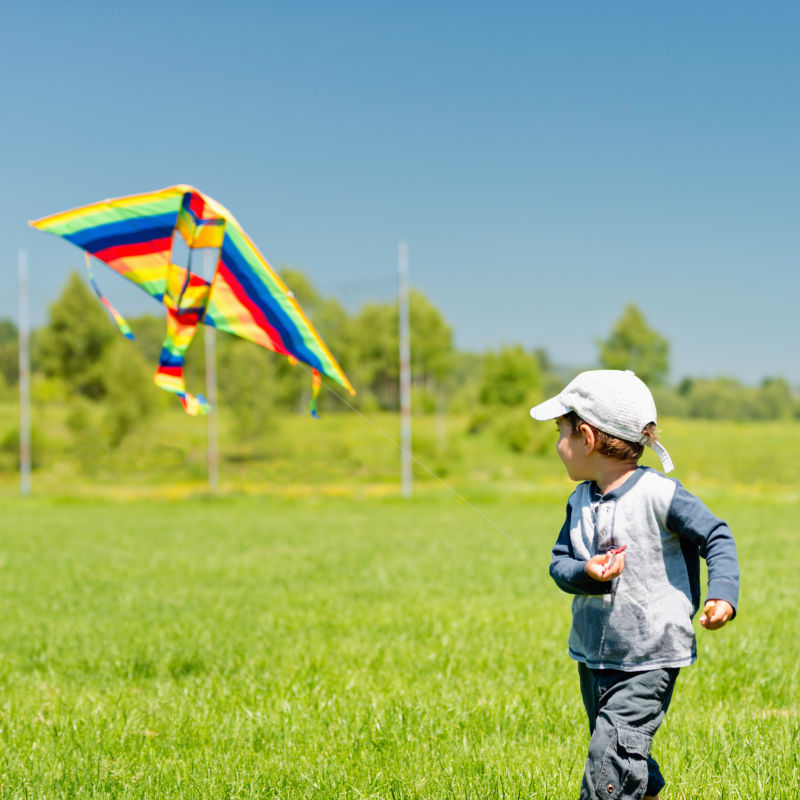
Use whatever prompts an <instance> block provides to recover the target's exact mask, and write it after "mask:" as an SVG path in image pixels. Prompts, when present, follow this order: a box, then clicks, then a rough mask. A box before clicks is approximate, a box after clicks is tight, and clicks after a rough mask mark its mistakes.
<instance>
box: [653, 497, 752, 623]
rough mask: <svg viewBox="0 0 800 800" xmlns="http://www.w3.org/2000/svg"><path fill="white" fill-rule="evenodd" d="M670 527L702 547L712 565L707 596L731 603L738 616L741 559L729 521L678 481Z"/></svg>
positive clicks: (672, 505) (709, 569)
mask: <svg viewBox="0 0 800 800" xmlns="http://www.w3.org/2000/svg"><path fill="white" fill-rule="evenodd" d="M667 527H668V528H669V529H670V530H671V531H674V532H675V533H677V534H678V535H679V536H681V537H684V538H686V539H688V540H689V541H691V542H692V544H694V545H695V546H696V547H697V548H698V549H699V551H700V555H701V556H702V557H703V558H704V559H705V560H706V564H707V565H708V595H707V597H708V598H709V599H710V600H724V601H725V602H726V603H729V604H730V606H731V608H732V609H733V616H736V607H737V606H738V604H739V561H738V559H737V557H736V542H735V541H734V539H733V535H732V534H731V531H730V528H728V525H727V523H726V522H725V521H724V520H721V519H719V518H718V517H715V516H714V515H713V514H712V513H711V512H710V511H709V510H708V508H707V507H706V505H705V503H703V501H702V500H700V499H699V498H697V497H695V496H694V495H693V494H690V493H689V492H687V491H686V489H684V488H683V486H681V485H680V484H678V485H677V488H676V489H675V496H674V497H673V499H672V504H671V505H670V509H669V513H668V515H667Z"/></svg>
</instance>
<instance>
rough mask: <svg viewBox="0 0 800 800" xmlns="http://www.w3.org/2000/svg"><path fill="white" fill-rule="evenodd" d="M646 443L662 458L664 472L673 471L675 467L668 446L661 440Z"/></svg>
mask: <svg viewBox="0 0 800 800" xmlns="http://www.w3.org/2000/svg"><path fill="white" fill-rule="evenodd" d="M645 444H646V445H647V446H648V447H649V448H650V449H652V450H655V452H656V455H657V456H658V457H659V459H661V466H662V467H664V472H672V470H673V469H675V467H674V466H673V464H672V459H671V458H670V457H669V453H668V452H667V448H666V447H664V445H663V444H661V442H653V441H650V440H648V441H646V442H645Z"/></svg>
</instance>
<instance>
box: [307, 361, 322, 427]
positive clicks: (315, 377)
mask: <svg viewBox="0 0 800 800" xmlns="http://www.w3.org/2000/svg"><path fill="white" fill-rule="evenodd" d="M321 386H322V376H321V375H320V374H319V370H316V369H312V370H311V402H310V403H309V406H310V407H311V416H312V417H314V419H319V414H318V413H317V397H319V390H320V387H321Z"/></svg>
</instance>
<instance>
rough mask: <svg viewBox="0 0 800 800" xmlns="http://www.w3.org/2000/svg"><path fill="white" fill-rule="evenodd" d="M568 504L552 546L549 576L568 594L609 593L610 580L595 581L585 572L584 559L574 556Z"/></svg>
mask: <svg viewBox="0 0 800 800" xmlns="http://www.w3.org/2000/svg"><path fill="white" fill-rule="evenodd" d="M570 518H571V513H570V505H569V503H567V518H566V519H565V520H564V524H563V525H562V526H561V532H560V533H559V534H558V539H557V541H556V543H555V546H554V547H553V557H552V560H551V561H550V577H551V578H552V579H553V580H554V581H555V582H556V585H557V586H558V588H559V589H562V590H563V591H565V592H567V593H568V594H609V593H610V592H611V581H603V582H601V581H596V580H595V579H594V578H590V577H589V575H587V573H586V564H587V562H586V561H582V560H580V559H578V558H575V553H574V552H573V550H572V543H571V542H570V539H569V531H570Z"/></svg>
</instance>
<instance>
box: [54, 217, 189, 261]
mask: <svg viewBox="0 0 800 800" xmlns="http://www.w3.org/2000/svg"><path fill="white" fill-rule="evenodd" d="M177 218H178V214H177V212H169V213H167V214H154V215H153V216H150V217H135V218H132V219H123V220H120V221H119V222H108V223H106V224H105V225H95V226H94V227H92V228H84V229H83V230H80V231H76V232H75V233H68V234H66V235H65V236H64V238H65V239H67V240H69V241H70V242H72V243H73V244H76V245H78V247H81V248H83V249H84V250H88V251H89V252H90V253H96V252H98V251H99V250H105V249H106V248H107V247H117V246H119V245H125V244H139V243H141V242H146V241H148V240H150V239H165V238H168V237H170V236H171V235H172V229H173V228H174V227H175V220H176V219H177Z"/></svg>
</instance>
